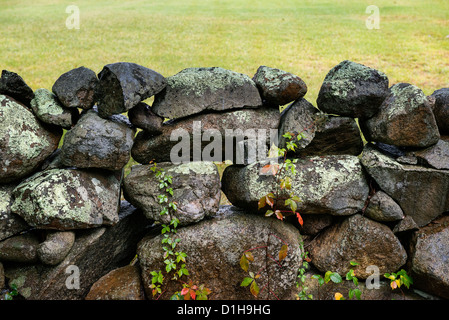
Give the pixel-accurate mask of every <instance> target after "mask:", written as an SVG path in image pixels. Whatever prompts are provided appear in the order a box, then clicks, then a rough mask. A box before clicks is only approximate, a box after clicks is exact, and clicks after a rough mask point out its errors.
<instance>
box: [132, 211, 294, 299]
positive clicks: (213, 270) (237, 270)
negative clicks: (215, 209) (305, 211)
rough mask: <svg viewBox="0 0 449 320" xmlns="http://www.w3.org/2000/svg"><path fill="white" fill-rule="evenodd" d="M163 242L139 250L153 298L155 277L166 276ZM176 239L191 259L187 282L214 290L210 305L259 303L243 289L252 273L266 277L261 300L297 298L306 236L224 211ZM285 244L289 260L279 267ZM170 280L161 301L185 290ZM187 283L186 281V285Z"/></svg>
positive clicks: (149, 240)
mask: <svg viewBox="0 0 449 320" xmlns="http://www.w3.org/2000/svg"><path fill="white" fill-rule="evenodd" d="M162 238H163V235H158V236H156V237H155V236H154V235H153V236H151V235H148V236H147V237H145V238H143V239H142V241H140V243H139V245H138V248H137V254H138V256H139V263H140V266H141V268H142V280H143V283H144V288H145V291H146V293H147V297H148V298H152V297H153V295H152V292H151V291H152V289H151V288H150V287H149V286H150V284H151V278H152V275H151V274H150V273H151V272H152V271H156V272H157V271H158V270H163V273H164V275H165V274H166V273H165V265H164V262H163V260H164V259H163V254H164V251H163V248H162V247H163V244H161V240H162ZM176 238H178V239H180V242H179V243H178V245H177V247H176V250H179V251H182V252H184V253H186V254H187V258H186V268H187V269H188V271H189V276H188V280H191V281H192V282H193V283H195V284H196V285H201V284H204V286H205V287H207V288H209V289H210V290H211V291H212V292H211V294H210V295H209V296H208V299H210V300H216V299H229V300H235V299H238V300H252V299H254V296H253V295H252V294H251V293H250V290H249V288H248V287H242V286H240V284H241V283H242V281H243V279H244V278H245V277H248V276H249V275H248V272H253V273H254V274H257V273H258V272H260V273H261V276H260V278H258V279H257V283H258V286H259V288H260V293H259V295H258V298H259V299H273V300H274V299H276V298H278V299H281V300H285V299H292V298H294V295H293V294H294V292H295V289H296V285H295V284H296V280H297V271H298V268H299V267H300V266H301V263H302V258H301V248H300V241H301V235H300V233H299V231H298V230H297V229H296V228H295V227H293V226H292V225H291V224H289V223H286V222H281V221H279V220H276V219H274V218H265V217H260V216H256V215H251V214H248V213H246V212H245V211H244V210H241V209H239V208H236V207H232V206H223V207H221V209H220V213H219V214H218V215H217V216H216V217H215V218H213V219H208V220H204V221H201V222H200V223H197V224H193V225H190V226H186V227H182V228H179V229H178V230H177V233H176ZM284 244H287V246H288V247H287V256H286V257H285V259H283V260H282V261H281V262H280V263H278V259H279V258H278V257H279V252H280V250H281V248H282V246H283V245H284ZM248 250H249V251H250V252H251V253H252V255H253V257H254V261H253V262H250V263H249V267H248V272H245V271H243V269H242V268H241V266H240V259H241V257H242V255H243V253H244V251H248ZM270 257H272V258H273V259H274V260H276V261H273V260H272V259H270ZM171 278H172V276H165V279H166V280H165V284H164V288H163V294H162V296H161V297H159V299H169V298H170V297H171V296H172V295H173V294H174V293H175V292H176V291H180V290H181V289H182V286H181V284H180V282H179V281H171V280H170V279H171ZM186 279H187V278H186ZM186 279H184V277H183V278H181V280H183V281H186ZM273 293H274V294H273ZM154 298H158V296H155V297H154Z"/></svg>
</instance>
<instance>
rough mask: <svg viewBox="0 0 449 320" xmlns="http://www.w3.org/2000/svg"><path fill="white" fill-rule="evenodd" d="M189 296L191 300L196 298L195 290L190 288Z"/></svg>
mask: <svg viewBox="0 0 449 320" xmlns="http://www.w3.org/2000/svg"><path fill="white" fill-rule="evenodd" d="M190 296H191V297H192V299H193V300H195V298H196V292H195V290H190Z"/></svg>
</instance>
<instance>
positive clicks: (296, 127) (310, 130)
mask: <svg viewBox="0 0 449 320" xmlns="http://www.w3.org/2000/svg"><path fill="white" fill-rule="evenodd" d="M318 117H319V110H318V109H317V108H315V107H314V106H313V105H312V104H311V103H310V102H308V101H307V100H306V99H304V98H302V99H299V100H297V101H295V102H293V103H292V104H290V105H289V106H288V107H287V108H285V109H284V110H283V111H282V113H281V120H280V122H279V147H280V148H286V141H287V139H286V138H284V137H283V135H284V134H285V133H290V134H295V135H297V134H300V135H301V137H302V138H301V140H297V139H295V143H296V145H297V146H298V147H297V150H301V149H303V148H305V147H306V146H307V145H308V144H310V143H311V142H312V140H313V139H314V137H315V131H316V121H317V119H318ZM298 152H299V151H298Z"/></svg>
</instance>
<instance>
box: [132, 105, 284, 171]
mask: <svg viewBox="0 0 449 320" xmlns="http://www.w3.org/2000/svg"><path fill="white" fill-rule="evenodd" d="M279 118H280V113H279V111H278V110H276V109H273V108H260V109H241V110H232V111H228V112H223V113H206V114H201V115H196V116H192V117H188V118H183V119H179V120H173V121H167V122H165V123H164V124H163V126H162V134H160V135H157V136H154V135H151V134H149V133H146V132H145V131H141V132H139V133H138V134H137V136H136V138H135V139H134V145H133V147H132V149H131V155H132V157H133V159H134V160H136V161H137V162H139V163H142V164H146V163H149V162H150V161H151V160H155V161H156V162H168V161H171V162H187V161H201V160H202V161H219V162H221V161H224V160H231V161H233V160H234V159H235V155H236V143H238V141H242V140H250V139H257V142H258V144H257V148H256V149H257V159H265V158H266V157H267V154H268V149H269V146H270V144H271V143H276V144H277V139H273V138H271V133H273V132H274V135H277V129H278V125H279ZM172 157H173V158H172ZM241 160H242V161H241V162H240V161H239V163H243V159H241Z"/></svg>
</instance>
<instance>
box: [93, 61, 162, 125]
mask: <svg viewBox="0 0 449 320" xmlns="http://www.w3.org/2000/svg"><path fill="white" fill-rule="evenodd" d="M98 79H99V84H98V86H97V93H96V94H97V99H98V113H99V115H100V116H101V117H103V118H106V117H109V116H111V115H114V114H119V113H123V112H126V111H128V110H129V109H131V108H133V107H135V106H136V105H137V104H138V103H139V102H141V101H143V100H145V99H147V98H150V97H151V96H153V95H155V94H157V93H159V92H160V91H161V90H162V89H164V88H165V86H166V79H165V78H164V77H163V76H162V75H161V74H159V73H158V72H156V71H154V70H151V69H148V68H146V67H143V66H140V65H138V64H135V63H130V62H117V63H112V64H108V65H105V66H104V67H103V70H101V72H100V73H99V74H98Z"/></svg>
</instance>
